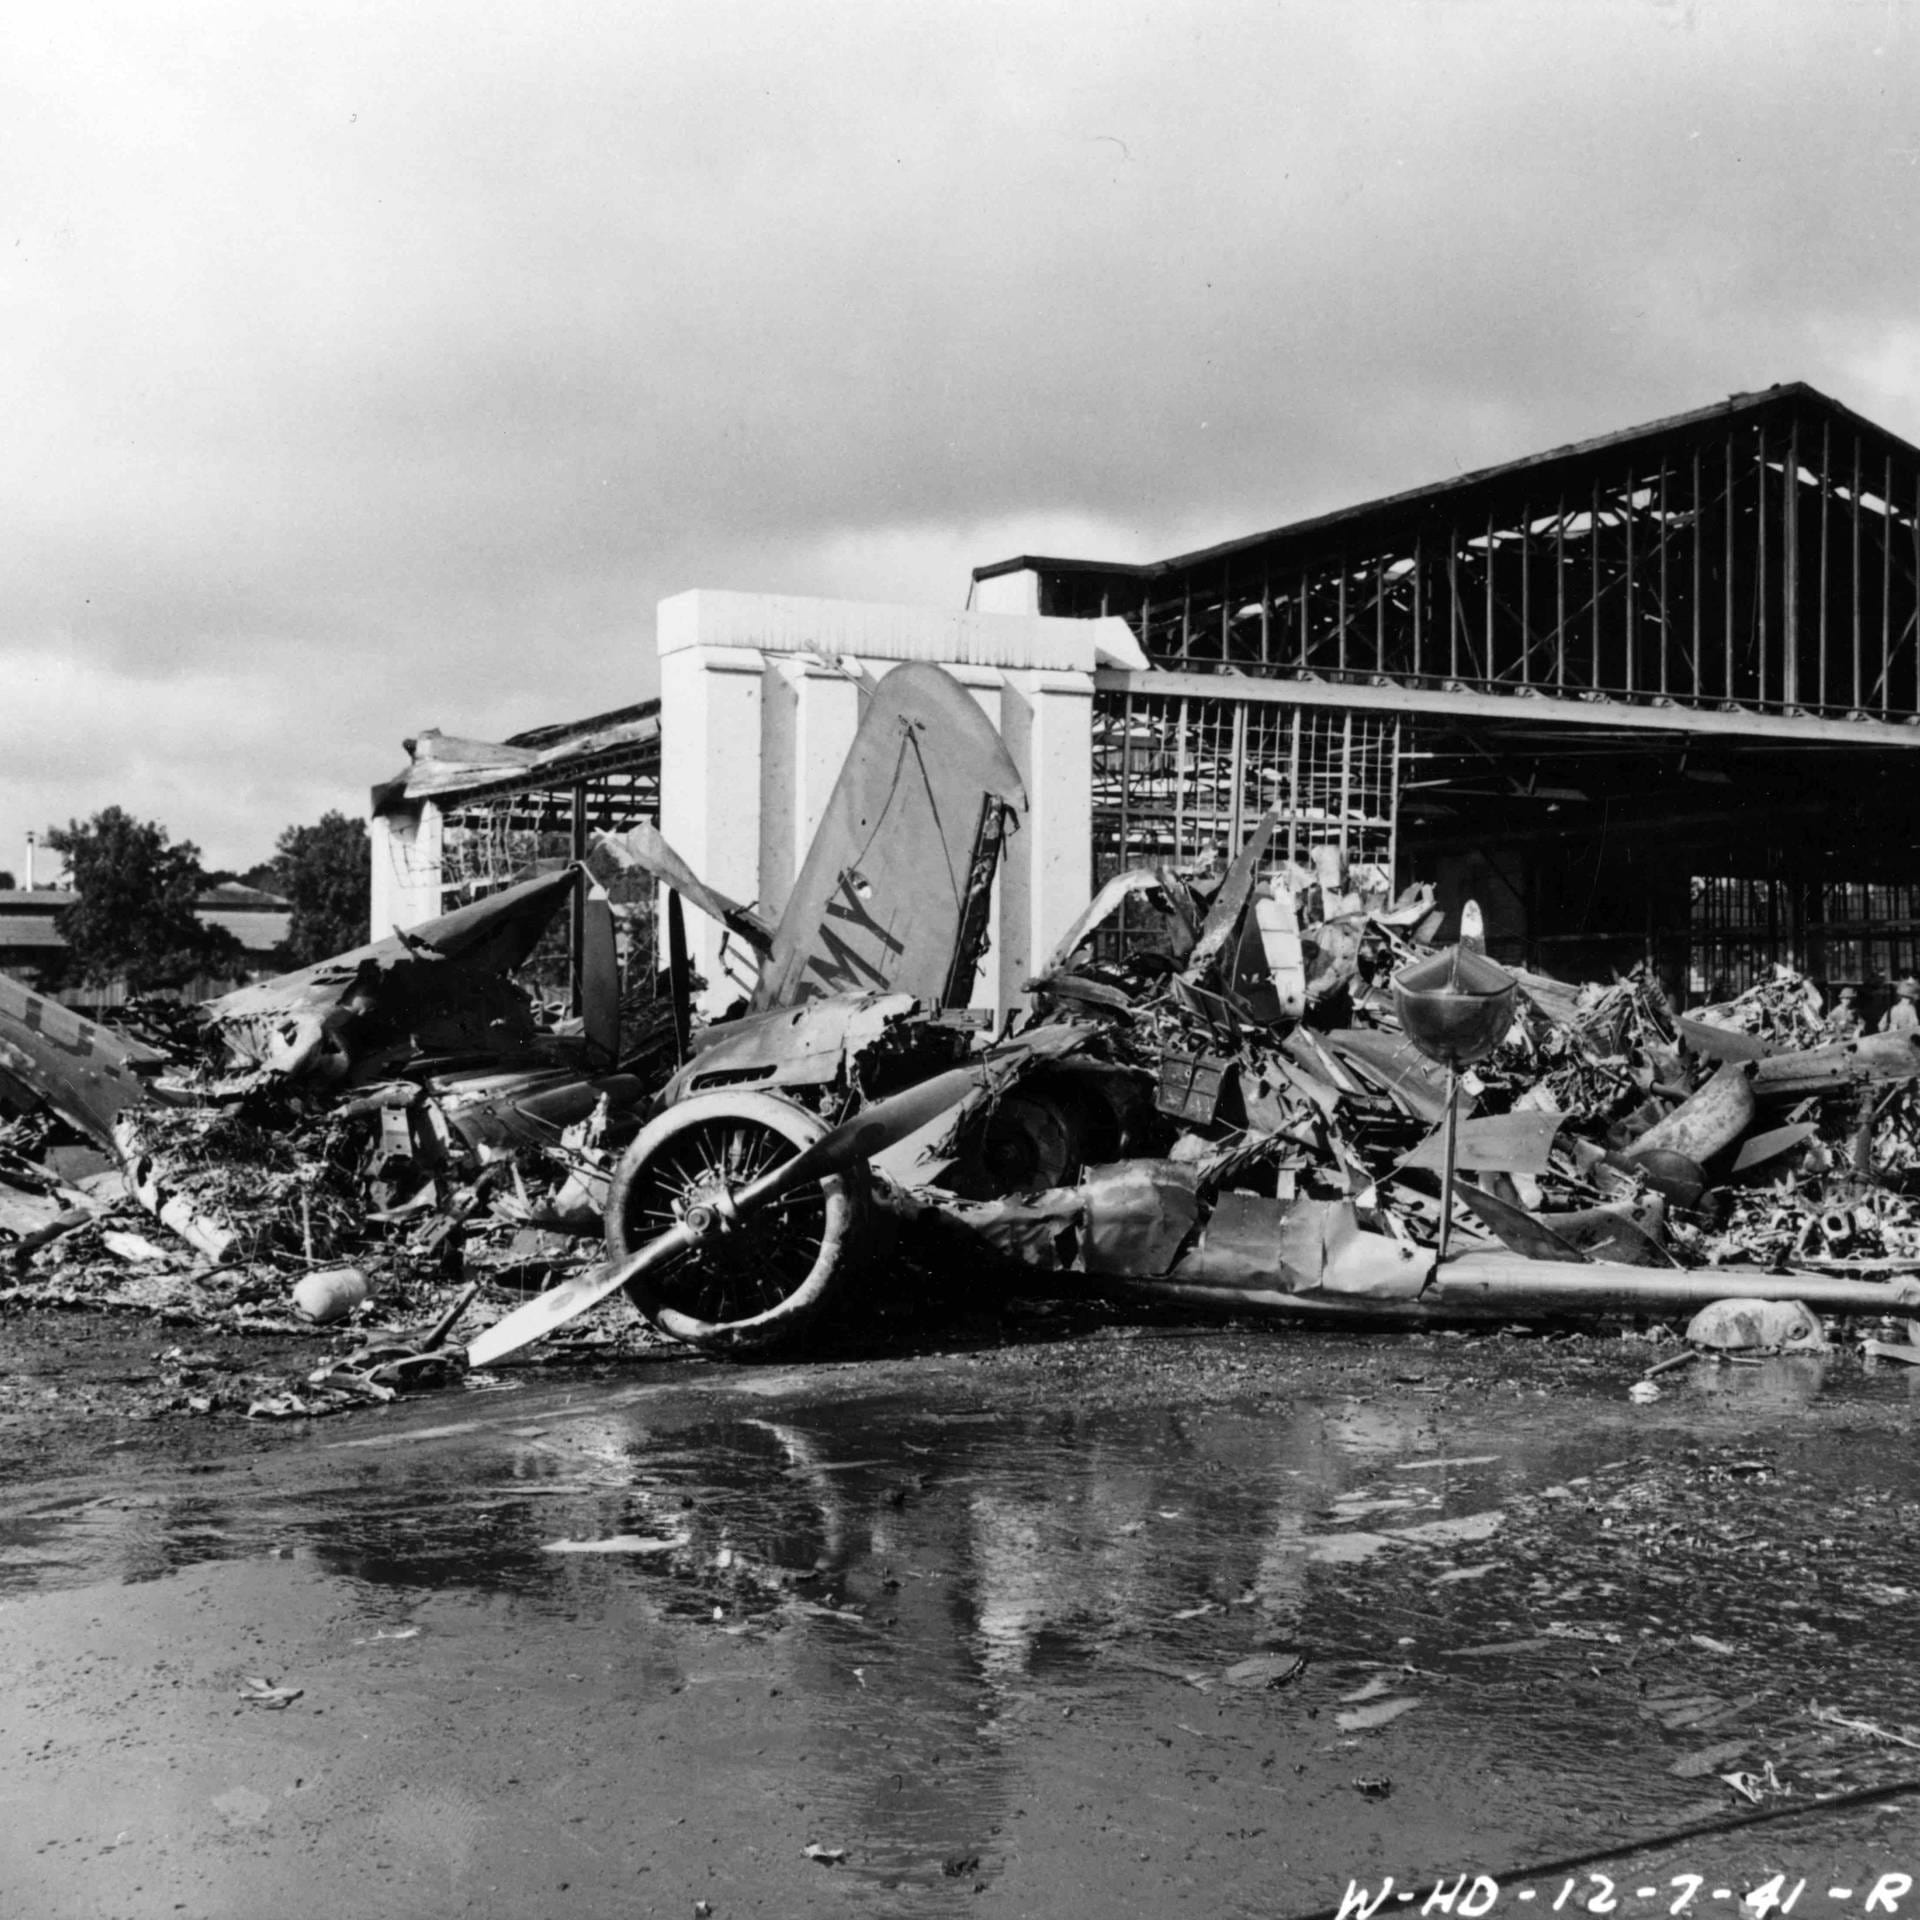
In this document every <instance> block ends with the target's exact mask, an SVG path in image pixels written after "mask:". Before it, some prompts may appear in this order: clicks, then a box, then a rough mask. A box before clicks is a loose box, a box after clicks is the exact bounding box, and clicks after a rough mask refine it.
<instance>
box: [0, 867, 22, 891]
mask: <svg viewBox="0 0 1920 1920" xmlns="http://www.w3.org/2000/svg"><path fill="white" fill-rule="evenodd" d="M18 884H19V882H18V881H16V880H15V879H14V877H13V875H12V874H11V873H10V872H9V871H8V870H7V869H6V868H5V867H0V893H11V892H12V891H13V890H14V888H15V887H16V886H17V885H18Z"/></svg>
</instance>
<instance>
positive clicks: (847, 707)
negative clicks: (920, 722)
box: [760, 655, 885, 918]
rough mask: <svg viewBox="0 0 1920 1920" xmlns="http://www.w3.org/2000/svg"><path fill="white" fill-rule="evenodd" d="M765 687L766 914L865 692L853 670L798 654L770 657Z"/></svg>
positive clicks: (817, 813)
mask: <svg viewBox="0 0 1920 1920" xmlns="http://www.w3.org/2000/svg"><path fill="white" fill-rule="evenodd" d="M881 671H883V672H884V671H885V668H884V667H883V668H882V669H881ZM767 688H768V692H767V708H766V715H765V721H764V728H763V733H764V740H765V749H764V751H765V758H764V761H763V766H762V772H761V785H762V789H763V797H762V800H761V808H762V813H761V825H760V901H761V905H762V907H763V908H764V909H765V911H766V912H767V914H768V916H769V917H770V918H771V917H777V916H778V914H779V912H780V910H781V909H782V908H783V907H784V906H785V905H786V904H787V896H788V895H789V894H790V893H791V892H792V891H793V883H794V881H795V880H796V879H797V878H798V877H799V873H800V864H801V862H802V861H803V860H805V859H806V857H807V849H808V848H809V847H810V846H812V845H813V836H814V834H815V833H816V832H817V831H818V830H819V826H820V822H821V820H822V818H823V817H824V816H825V814H826V811H827V801H828V799H829V798H830V797H831V795H832V793H833V785H834V782H835V781H836V780H838V779H839V778H840V768H841V765H842V763H843V762H844V761H845V759H846V757H847V749H848V748H849V747H850V746H852V745H853V736H854V733H855V732H856V730H857V729H858V728H859V725H860V710H861V706H862V704H863V701H864V697H865V696H864V694H863V692H862V689H861V685H860V682H859V680H858V678H857V677H854V676H853V675H850V674H848V673H846V672H843V671H842V670H841V669H840V668H839V667H838V666H836V665H832V664H829V663H828V662H827V661H825V660H820V659H814V658H809V657H808V656H806V655H799V656H789V657H788V658H786V659H784V660H780V661H777V662H775V663H773V667H772V671H771V672H769V673H768V675H767Z"/></svg>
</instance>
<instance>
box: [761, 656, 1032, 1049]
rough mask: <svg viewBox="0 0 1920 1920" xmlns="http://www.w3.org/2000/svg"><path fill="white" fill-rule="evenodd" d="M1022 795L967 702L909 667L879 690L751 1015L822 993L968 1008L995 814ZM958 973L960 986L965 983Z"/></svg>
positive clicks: (936, 674)
mask: <svg viewBox="0 0 1920 1920" xmlns="http://www.w3.org/2000/svg"><path fill="white" fill-rule="evenodd" d="M1026 804H1027V795H1026V789H1025V788H1024V787H1023V786H1022V785H1021V784H1020V776H1019V774H1018V772H1016V771H1015V769H1014V765H1013V762H1012V760H1011V759H1009V758H1008V756H1007V750H1006V748H1005V746H1003V745H1002V744H1001V740H1000V736H999V735H998V734H997V733H996V732H995V731H994V730H993V726H992V724H991V723H990V722H989V721H988V719H987V717H986V715H985V714H984V713H982V712H981V711H980V708H979V707H978V706H977V705H976V704H975V702H974V700H973V697H972V695H970V694H969V693H968V692H967V690H966V689H965V688H964V687H962V686H961V685H960V683H959V682H958V681H957V680H955V679H953V678H952V677H951V676H950V675H948V674H946V673H943V672H942V671H941V670H940V669H939V668H938V667H935V666H930V665H925V664H921V663H918V662H915V663H910V664H908V665H905V666H898V667H895V668H894V669H893V671H892V672H891V673H889V674H888V675H887V676H886V677H885V678H884V679H883V680H882V681H881V682H880V684H879V687H878V689H877V690H876V691H875V693H874V695H873V697H872V699H871V700H870V701H869V702H868V703H867V710H866V712H865V713H864V714H863V715H862V716H861V720H860V727H859V731H858V732H857V733H856V734H855V735H854V739H853V745H852V746H851V747H850V748H849V749H848V752H847V758H846V764H845V765H844V766H842V767H841V769H840V778H839V780H838V782H837V783H836V784H835V786H834V789H833V793H832V795H831V797H830V798H829V799H828V801H827V810H826V813H825V815H824V817H823V818H822V820H821V822H820V830H819V832H818V833H816V834H815V835H814V838H813V845H812V846H811V848H809V849H808V852H807V858H806V862H805V864H804V865H803V866H802V867H801V869H800V877H799V879H798V880H797V881H796V882H795V883H794V889H793V894H792V897H791V898H790V899H789V900H788V902H787V908H786V911H785V913H783V914H782V915H781V918H780V924H779V926H778V927H777V928H776V929H775V930H774V936H773V950H772V952H771V953H770V954H769V955H768V957H767V961H766V964H765V965H764V966H763V967H762V969H761V973H760V984H759V986H758V988H757V989H756V990H755V993H754V998H753V1007H754V1011H755V1012H760V1011H764V1010H765V1009H767V1008H771V1007H783V1006H792V1005H795V1004H797V1003H798V1002H800V1001H802V1000H811V999H814V998H816V997H817V996H819V995H821V994H829V993H910V994H913V995H915V996H916V997H917V998H920V999H923V1000H926V1001H929V1002H931V1003H932V1004H934V1005H953V1004H956V1003H957V1004H962V1005H964V1004H965V1002H966V999H967V997H968V994H969V992H970V991H971V987H972V965H971V962H970V960H969V957H968V955H967V953H966V952H965V951H964V949H965V948H966V947H967V946H968V945H969V943H971V945H972V947H973V956H974V958H977V955H978V951H979V945H980V941H981V937H982V935H983V933H984V927H985V901H986V888H987V885H988V884H989V883H990V882H991V880H992V877H993V868H994V864H995V862H996V861H997V858H998V853H999V847H1000V840H1001V835H1002V830H1003V825H1004V813H1003V810H1004V809H1007V808H1012V809H1014V810H1016V811H1020V812H1024V811H1025V808H1026ZM963 976H964V977H963Z"/></svg>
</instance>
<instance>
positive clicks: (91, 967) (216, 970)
mask: <svg viewBox="0 0 1920 1920" xmlns="http://www.w3.org/2000/svg"><path fill="white" fill-rule="evenodd" d="M44 843H45V844H46V845H47V846H49V847H51V848H53V849H54V851H55V852H56V853H58V854H59V855H60V857H61V858H62V859H63V860H64V861H65V863H66V868H67V873H68V877H69V882H70V884H71V886H72V888H73V891H74V893H75V894H76V895H77V898H76V899H75V901H74V903H73V905H72V906H70V907H67V908H64V909H63V910H62V911H61V912H60V913H58V914H57V915H56V916H55V917H54V925H55V926H56V927H57V928H58V929H59V931H60V934H61V935H62V937H63V938H64V939H65V940H66V943H67V949H66V952H65V953H64V954H63V955H62V956H61V958H60V960H59V961H57V962H56V963H54V964H53V965H52V966H51V967H49V968H45V969H43V970H42V977H41V985H42V986H43V987H45V988H47V989H49V990H50V991H54V992H59V991H61V990H63V989H66V988H69V987H82V986H100V985H105V984H107V983H108V982H110V981H115V980H124V981H125V982H126V985H127V987H128V989H129V990H130V991H132V992H135V993H151V992H153V991H155V990H157V989H161V988H167V987H177V986H180V985H182V984H184V983H185V982H186V981H188V980H191V979H193V978H194V977H195V976H196V975H199V974H213V975H215V976H225V977H229V978H231V977H235V976H238V975H240V974H242V973H244V972H245V971H246V961H245V959H244V949H243V948H242V947H241V945H240V942H239V941H238V940H237V939H235V938H234V936H233V935H232V934H231V933H229V932H228V931H227V930H226V928H224V927H215V926H209V925H208V924H207V923H206V922H205V921H203V920H201V919H200V917H199V915H198V914H197V913H196V912H195V910H194V903H195V901H196V900H197V899H198V898H199V896H200V895H201V894H202V893H204V892H205V891H206V890H207V888H208V887H209V886H210V885H211V884H213V883H214V876H211V875H209V874H208V872H207V870H206V868H205V867H203V866H202V865H201V861H200V849H199V848H198V847H197V846H195V845H194V843H193V842H192V841H191V840H180V841H176V840H174V839H173V838H172V836H171V835H170V834H169V833H168V832H167V830H166V828H165V827H163V826H161V825H160V824H159V823H158V822H157V821H153V820H137V819H135V818H134V816H133V815H132V814H130V813H128V812H127V811H126V810H125V809H124V808H122V807H105V808H103V809H102V810H101V811H100V812H98V813H96V814H95V815H94V816H93V817H92V818H91V819H89V820H70V821H68V823H67V824H66V825H65V826H64V827H49V828H48V829H47V831H46V834H45V836H44ZM221 877H225V876H221ZM249 877H250V878H256V877H257V878H258V879H259V881H260V882H261V883H262V884H263V885H264V886H266V887H267V888H268V889H269V890H270V891H272V892H274V893H277V894H280V895H281V896H282V897H284V898H285V899H286V900H287V902H288V903H289V905H290V906H291V907H292V909H293V912H292V920H291V925H290V926H289V928H288V932H287V939H286V954H287V960H288V964H289V965H291V966H305V965H307V964H308V963H309V962H311V961H314V960H324V959H325V958H326V957H327V956H328V955H329V954H334V953H342V952H345V951H346V950H347V949H349V948H351V947H357V946H360V945H362V944H363V943H364V942H365V940H366V938H367V917H368V913H369V907H370V892H371V888H370V881H369V875H368V867H367V829H366V826H365V824H364V823H363V822H362V821H359V820H350V819H348V818H347V816H346V815H345V814H342V813H327V814H323V815H322V816H321V818H320V819H319V820H318V821H316V822H315V823H314V824H313V825H311V826H303V827H288V828H287V829H286V831H285V832H284V833H282V834H281V835H280V837H279V839H278V840H277V841H276V842H275V843H274V855H273V858H272V860H270V861H268V862H267V863H266V865H265V866H264V867H263V868H258V869H255V870H254V874H253V875H250V876H249Z"/></svg>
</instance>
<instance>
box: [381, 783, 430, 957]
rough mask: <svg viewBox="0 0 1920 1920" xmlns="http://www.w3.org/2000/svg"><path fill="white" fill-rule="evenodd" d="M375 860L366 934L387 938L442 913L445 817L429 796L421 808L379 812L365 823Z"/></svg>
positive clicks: (382, 938)
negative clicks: (399, 928)
mask: <svg viewBox="0 0 1920 1920" xmlns="http://www.w3.org/2000/svg"><path fill="white" fill-rule="evenodd" d="M367 835H368V839H369V842H370V853H371V858H372V880H373V888H372V899H371V901H370V903H369V911H368V915H367V919H368V934H367V937H368V938H369V939H372V940H384V939H386V937H387V936H388V935H389V934H390V933H392V931H393V930H394V928H395V927H417V926H419V925H420V924H421V923H422V922H423V921H426V920H432V919H435V918H437V917H438V916H439V914H440V913H441V911H442V905H441V901H442V895H441V881H440V872H441V817H440V809H439V808H438V807H436V806H435V805H434V804H433V802H432V801H431V800H423V801H421V803H420V807H419V810H418V811H417V812H415V811H411V810H409V811H408V812H405V813H379V814H375V815H374V817H373V818H372V819H371V820H370V821H368V823H367Z"/></svg>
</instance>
